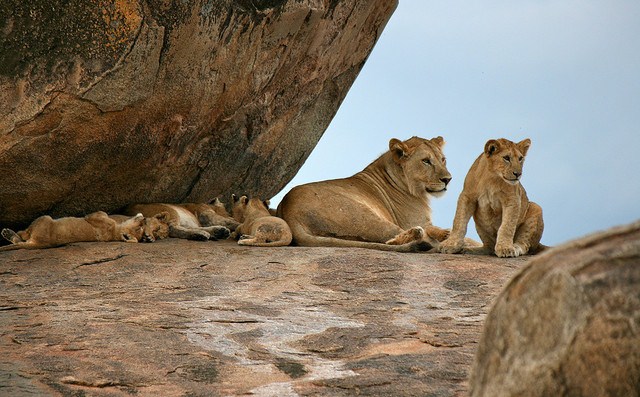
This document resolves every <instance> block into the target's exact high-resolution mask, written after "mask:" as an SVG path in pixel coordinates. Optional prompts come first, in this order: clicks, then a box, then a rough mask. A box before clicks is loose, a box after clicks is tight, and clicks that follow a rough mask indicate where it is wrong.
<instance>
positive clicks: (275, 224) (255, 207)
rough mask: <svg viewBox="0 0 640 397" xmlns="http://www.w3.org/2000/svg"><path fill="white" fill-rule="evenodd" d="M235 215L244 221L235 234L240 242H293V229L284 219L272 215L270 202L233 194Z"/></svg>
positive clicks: (260, 244)
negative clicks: (238, 196)
mask: <svg viewBox="0 0 640 397" xmlns="http://www.w3.org/2000/svg"><path fill="white" fill-rule="evenodd" d="M233 217H234V218H235V219H236V221H238V222H242V223H241V224H240V225H239V226H238V227H237V229H236V231H235V233H234V235H235V236H237V237H239V238H240V239H239V240H238V244H240V245H252V246H255V247H284V246H287V245H289V244H291V238H292V237H291V229H289V225H287V222H285V221H284V220H283V219H280V218H278V217H276V216H273V215H271V212H270V211H269V202H268V201H262V200H260V199H258V198H252V199H249V198H247V196H242V197H240V198H237V197H236V196H235V195H234V196H233Z"/></svg>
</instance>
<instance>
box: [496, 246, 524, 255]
mask: <svg viewBox="0 0 640 397" xmlns="http://www.w3.org/2000/svg"><path fill="white" fill-rule="evenodd" d="M495 251H496V256H498V257H500V258H515V257H517V256H520V255H523V254H524V252H522V247H521V246H520V245H514V244H496V250H495Z"/></svg>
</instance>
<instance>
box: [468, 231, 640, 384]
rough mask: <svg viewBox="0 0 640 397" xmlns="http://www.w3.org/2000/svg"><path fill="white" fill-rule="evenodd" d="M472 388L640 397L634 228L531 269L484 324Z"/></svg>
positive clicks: (536, 262) (563, 251) (638, 236)
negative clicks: (639, 396)
mask: <svg viewBox="0 0 640 397" xmlns="http://www.w3.org/2000/svg"><path fill="white" fill-rule="evenodd" d="M470 389H471V396H473V397H480V396H487V397H488V396H491V397H503V396H504V397H506V396H519V397H544V396H611V397H614V396H626V397H633V396H638V395H640V222H637V223H635V224H632V225H629V226H626V227H621V228H616V229H613V230H610V231H608V232H605V233H602V234H598V235H596V236H591V237H586V238H583V239H581V240H577V241H575V242H573V243H570V244H568V245H565V246H563V247H559V248H558V249H555V250H551V251H549V252H548V253H546V254H544V255H541V256H539V257H536V258H535V259H533V260H531V261H530V262H529V263H528V265H527V266H526V267H525V268H524V269H523V270H522V272H521V273H520V274H518V276H516V277H515V278H514V279H513V280H512V281H511V282H510V283H509V284H508V286H507V287H506V289H505V290H504V291H503V292H502V293H501V294H500V296H499V297H498V299H497V301H496V303H495V305H494V306H493V308H492V309H491V311H490V312H489V315H488V316H487V319H486V322H485V325H484V331H483V336H482V338H481V340H480V345H479V348H478V352H477V355H476V360H475V364H474V367H473V371H472V375H471V380H470Z"/></svg>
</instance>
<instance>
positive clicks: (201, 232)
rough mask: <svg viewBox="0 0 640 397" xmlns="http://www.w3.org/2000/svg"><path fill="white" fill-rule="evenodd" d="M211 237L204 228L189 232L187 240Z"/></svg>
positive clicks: (202, 239) (205, 239)
mask: <svg viewBox="0 0 640 397" xmlns="http://www.w3.org/2000/svg"><path fill="white" fill-rule="evenodd" d="M210 238H211V235H210V234H209V233H208V232H205V231H204V230H196V231H193V232H191V234H190V235H189V240H198V241H207V240H209V239H210Z"/></svg>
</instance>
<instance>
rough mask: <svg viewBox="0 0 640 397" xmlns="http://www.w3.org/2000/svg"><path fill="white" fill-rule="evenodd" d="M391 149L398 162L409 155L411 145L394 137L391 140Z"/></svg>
mask: <svg viewBox="0 0 640 397" xmlns="http://www.w3.org/2000/svg"><path fill="white" fill-rule="evenodd" d="M389 151H390V152H391V153H392V154H393V159H394V160H395V161H396V162H397V161H400V159H403V158H406V157H408V156H409V147H408V146H407V145H406V144H405V143H404V142H402V141H401V140H399V139H396V138H392V139H391V140H390V141H389Z"/></svg>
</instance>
